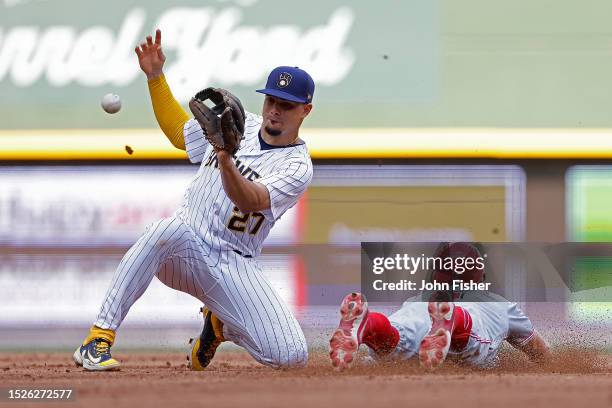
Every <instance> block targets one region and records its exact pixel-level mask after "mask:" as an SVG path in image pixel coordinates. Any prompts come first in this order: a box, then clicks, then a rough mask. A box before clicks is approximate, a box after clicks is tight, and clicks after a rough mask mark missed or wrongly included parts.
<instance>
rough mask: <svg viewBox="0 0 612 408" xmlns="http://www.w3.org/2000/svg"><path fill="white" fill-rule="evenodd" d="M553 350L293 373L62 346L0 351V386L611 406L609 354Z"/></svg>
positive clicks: (242, 357)
mask: <svg viewBox="0 0 612 408" xmlns="http://www.w3.org/2000/svg"><path fill="white" fill-rule="evenodd" d="M577 355H581V356H582V357H581V358H576V356H577ZM556 356H557V362H555V363H553V364H550V365H548V366H546V367H534V366H532V365H531V364H529V363H528V362H526V361H525V360H523V359H522V358H519V357H518V355H516V354H506V355H504V356H502V360H501V366H500V367H499V368H496V369H494V370H489V371H475V370H472V369H468V368H463V367H457V366H454V365H452V364H448V365H447V366H445V367H443V369H442V370H439V371H437V372H435V373H426V372H423V371H422V370H421V369H420V368H419V367H418V366H416V365H415V364H413V363H402V364H390V365H380V364H376V365H360V366H356V367H354V368H353V369H352V370H349V371H346V372H342V373H338V372H336V371H334V370H332V369H331V368H330V367H329V365H328V361H327V358H326V356H325V354H324V352H322V351H320V352H316V351H315V352H312V353H311V359H310V362H309V365H308V367H307V368H304V369H299V370H290V371H277V370H272V369H269V368H266V367H263V366H261V365H259V364H257V363H255V362H254V361H253V360H252V359H251V358H250V357H249V356H248V355H246V354H245V353H242V352H224V353H220V354H219V355H218V356H217V358H215V360H214V362H213V364H212V365H211V366H210V369H209V370H208V371H206V372H191V371H188V370H187V367H186V364H185V363H186V361H185V357H184V355H183V354H179V353H172V354H161V353H156V354H153V353H147V354H145V353H142V354H140V353H134V354H129V355H126V354H121V353H116V357H117V358H118V359H120V360H121V361H122V363H123V369H122V370H121V371H119V372H109V373H90V372H84V371H82V370H81V369H79V368H76V367H75V366H74V365H73V364H72V362H71V360H70V355H69V354H68V355H67V354H63V353H62V354H60V353H50V354H26V353H0V379H1V381H0V384H1V385H0V387H4V388H6V387H16V388H24V387H38V388H45V387H53V388H73V389H74V390H76V391H75V397H76V400H75V401H74V402H70V403H68V402H64V403H61V404H56V403H48V402H45V403H43V405H42V406H60V405H61V406H67V405H68V406H71V407H77V406H87V407H92V406H98V405H100V406H101V405H103V404H104V406H105V407H112V408H119V407H131V406H143V405H148V406H166V407H169V406H193V405H192V404H198V405H201V406H207V407H215V408H219V407H232V408H235V407H309V408H312V407H317V408H322V407H327V406H332V404H333V405H337V406H360V407H368V408H371V407H377V406H380V407H400V406H401V407H406V406H410V407H413V406H424V407H428V406H436V407H443V406H449V407H450V406H452V407H471V408H473V407H475V406H492V407H513V408H517V407H521V408H522V407H527V406H529V407H530V408H531V407H561V406H563V407H566V406H581V407H589V408H593V407H610V406H612V375H611V374H612V358H611V357H610V356H609V355H597V354H594V353H586V354H585V353H584V352H580V353H578V352H576V351H566V352H557V353H556ZM3 402H6V399H4V400H3V401H0V405H1V404H2V403H3ZM433 404H435V405H433ZM10 405H11V406H17V405H18V406H25V404H21V403H20V404H15V403H10ZM29 405H31V406H35V407H40V406H41V403H40V402H35V403H31V404H29ZM6 406H9V404H6Z"/></svg>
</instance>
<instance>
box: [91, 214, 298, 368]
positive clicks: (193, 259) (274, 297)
mask: <svg viewBox="0 0 612 408" xmlns="http://www.w3.org/2000/svg"><path fill="white" fill-rule="evenodd" d="M208 253H210V249H208V248H207V246H206V244H205V243H204V242H203V241H202V240H201V239H200V238H198V237H197V236H196V235H195V234H194V232H193V231H192V230H191V229H190V228H189V227H188V226H187V225H186V224H185V223H184V222H183V221H182V220H181V219H179V218H176V217H170V218H165V219H162V220H160V221H157V222H156V223H154V224H152V225H150V226H149V227H148V228H147V230H146V232H145V233H144V235H143V236H142V237H140V239H139V240H138V241H137V242H136V243H135V244H134V245H133V246H132V247H131V248H130V250H129V251H128V252H127V253H126V254H125V256H124V257H123V259H122V260H121V263H120V264H119V266H118V268H117V271H116V272H115V274H114V276H113V279H112V282H111V285H110V287H109V289H108V291H107V293H106V297H105V301H104V303H103V304H102V308H101V310H100V313H99V314H98V317H97V319H96V321H95V323H94V324H95V325H96V326H98V327H101V328H104V329H113V330H116V329H117V328H118V327H119V325H120V324H121V322H122V321H123V319H124V318H125V316H126V315H127V313H128V311H129V309H130V307H131V306H132V305H133V304H134V302H136V300H137V299H138V298H139V297H140V296H141V295H142V294H143V293H144V291H145V290H146V288H147V287H148V286H149V284H150V283H151V280H152V279H153V276H157V277H158V278H159V279H160V280H161V281H162V282H163V283H164V284H166V285H167V286H169V287H171V288H173V289H176V290H180V291H182V292H185V293H189V294H190V295H192V296H194V297H196V298H197V299H199V300H201V301H202V302H203V303H204V304H205V305H206V306H207V307H208V308H209V309H211V310H212V311H213V313H215V314H216V315H217V316H218V317H219V319H221V321H222V322H223V323H224V337H225V338H226V339H227V340H231V341H233V342H234V343H236V344H238V345H240V346H242V347H244V348H245V349H246V350H247V351H248V352H249V353H250V354H251V355H252V356H253V357H254V358H255V359H256V360H257V361H259V362H261V363H263V364H266V365H269V366H272V367H277V368H278V367H295V366H303V365H305V364H306V361H307V359H308V351H307V347H306V340H305V338H304V334H303V332H302V329H301V328H300V326H299V324H298V322H297V320H296V319H295V317H294V316H293V315H292V314H291V312H290V310H289V308H288V307H287V305H286V304H285V303H284V301H283V300H282V299H281V298H280V296H279V295H278V294H277V293H276V291H275V290H274V289H273V288H272V287H271V286H270V284H269V283H268V281H267V279H266V278H265V277H264V276H263V275H262V273H261V268H260V267H259V265H258V263H257V262H256V261H255V260H254V259H250V258H244V257H243V256H241V255H238V254H237V253H235V252H234V251H233V250H231V249H227V250H222V251H221V255H220V256H219V257H218V258H219V259H208V258H210V257H208V256H207V254H208ZM218 253H219V252H218V251H216V252H215V254H218Z"/></svg>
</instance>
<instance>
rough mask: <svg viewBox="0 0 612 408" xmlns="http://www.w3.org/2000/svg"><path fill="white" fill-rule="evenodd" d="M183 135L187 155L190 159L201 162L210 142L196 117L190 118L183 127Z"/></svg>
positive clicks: (193, 161)
mask: <svg viewBox="0 0 612 408" xmlns="http://www.w3.org/2000/svg"><path fill="white" fill-rule="evenodd" d="M183 135H184V136H185V150H186V151H187V156H189V161H190V162H192V163H200V162H201V161H202V159H203V158H204V153H206V148H207V147H208V145H209V143H208V140H206V138H205V137H204V131H203V130H202V127H201V126H200V124H199V123H198V121H197V120H195V119H190V120H188V121H187V122H186V123H185V126H184V127H183Z"/></svg>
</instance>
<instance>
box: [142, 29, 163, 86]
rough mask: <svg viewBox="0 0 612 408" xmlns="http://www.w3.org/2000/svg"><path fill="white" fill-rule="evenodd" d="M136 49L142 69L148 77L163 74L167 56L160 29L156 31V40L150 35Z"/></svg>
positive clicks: (151, 77)
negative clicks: (164, 51)
mask: <svg viewBox="0 0 612 408" xmlns="http://www.w3.org/2000/svg"><path fill="white" fill-rule="evenodd" d="M135 51H136V55H138V64H139V65H140V69H142V72H144V73H145V75H146V76H147V79H154V78H157V77H158V76H160V75H161V74H162V72H163V67H164V62H166V56H165V55H164V53H163V51H162V46H161V30H160V29H157V30H156V31H155V42H153V38H152V37H151V36H150V35H149V36H147V41H146V42H143V43H142V44H140V46H138V47H136V49H135Z"/></svg>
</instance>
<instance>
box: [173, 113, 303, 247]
mask: <svg viewBox="0 0 612 408" xmlns="http://www.w3.org/2000/svg"><path fill="white" fill-rule="evenodd" d="M261 123H262V118H261V117H260V116H257V115H255V114H252V113H250V112H247V114H246V122H245V134H244V140H243V141H242V143H241V145H240V149H239V150H238V152H237V154H236V156H235V158H234V160H235V163H236V167H237V168H238V169H239V171H240V173H241V174H242V175H243V176H244V177H246V178H247V179H248V180H251V181H255V182H257V183H261V184H263V185H264V186H265V187H266V188H267V189H268V191H269V193H270V203H271V208H270V209H268V210H265V211H261V212H253V213H247V214H243V213H242V212H240V210H239V209H238V208H237V207H236V206H235V205H234V204H233V203H232V201H231V200H230V199H229V197H228V196H227V194H226V193H225V190H224V189H223V184H222V181H221V174H220V172H219V168H218V162H217V156H216V154H215V151H214V149H213V147H212V146H211V145H210V143H208V141H207V140H206V138H205V137H204V133H203V131H202V128H201V127H200V124H199V123H198V122H197V121H196V120H193V119H192V120H190V121H188V122H187V123H186V124H185V127H184V129H183V130H184V135H185V146H186V151H187V155H188V156H189V160H190V161H191V162H192V163H202V164H201V165H200V169H199V170H198V173H197V174H196V176H195V178H194V179H193V181H192V182H191V184H190V186H189V187H188V189H187V191H186V193H185V197H184V200H183V204H182V206H181V207H180V209H179V210H178V211H177V216H178V217H179V218H181V219H182V220H183V221H184V222H185V223H186V224H187V225H189V226H190V227H191V228H192V229H193V230H194V231H195V233H196V234H197V235H199V236H200V237H201V238H202V239H203V241H204V243H205V244H206V245H207V246H208V250H209V251H210V254H209V255H211V256H210V258H211V259H218V258H219V257H218V256H216V255H218V253H220V251H222V250H224V249H235V250H238V251H240V252H241V253H243V254H244V255H251V256H257V255H259V253H260V252H261V247H262V244H263V241H264V240H265V239H266V237H267V236H268V233H269V232H270V229H271V228H272V227H273V226H274V223H275V222H276V221H277V220H278V219H279V218H280V217H281V216H282V215H283V214H284V213H285V211H287V210H288V209H289V208H291V207H292V206H294V205H295V204H296V203H297V201H298V199H299V198H300V196H301V195H302V194H303V193H304V191H306V188H307V187H308V185H309V184H310V182H311V181H312V174H313V169H312V161H311V160H310V155H309V154H308V149H307V148H306V145H305V144H304V143H301V144H295V145H290V146H287V147H275V146H270V145H267V144H266V143H265V142H264V141H263V139H262V138H261V136H260V133H259V132H260V128H261Z"/></svg>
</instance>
